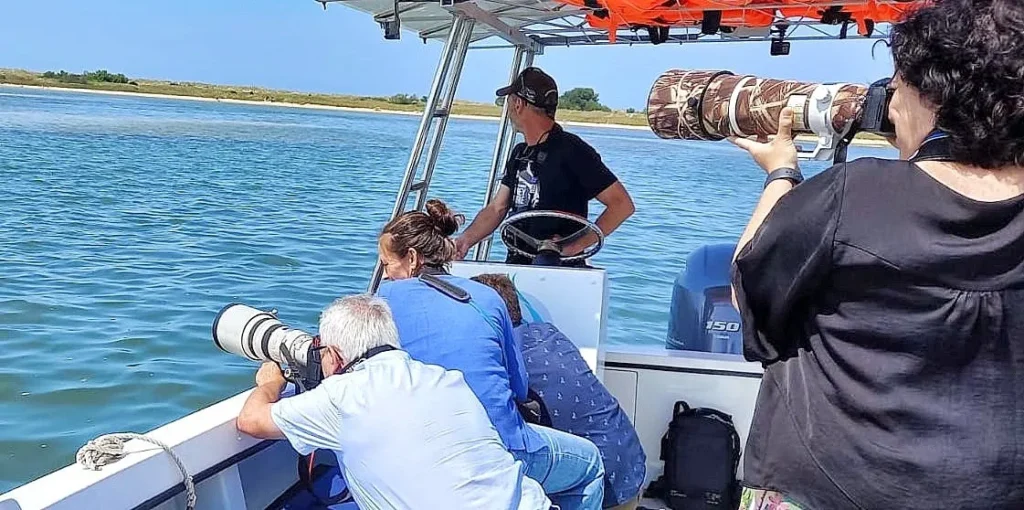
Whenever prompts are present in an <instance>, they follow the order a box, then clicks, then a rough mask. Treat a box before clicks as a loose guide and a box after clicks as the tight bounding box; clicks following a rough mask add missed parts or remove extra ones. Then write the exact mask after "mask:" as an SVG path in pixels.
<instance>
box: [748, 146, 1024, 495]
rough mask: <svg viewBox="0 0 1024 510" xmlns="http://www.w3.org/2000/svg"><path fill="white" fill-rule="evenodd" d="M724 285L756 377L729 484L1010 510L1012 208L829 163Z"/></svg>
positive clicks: (1019, 264)
mask: <svg viewBox="0 0 1024 510" xmlns="http://www.w3.org/2000/svg"><path fill="white" fill-rule="evenodd" d="M733 283H734V285H735V286H736V288H737V298H738V299H737V300H738V301H739V304H740V308H741V310H740V312H741V315H742V317H743V324H744V354H745V356H746V357H747V359H749V360H752V361H753V360H756V361H761V362H763V363H764V364H765V365H766V368H765V370H766V371H765V375H764V379H763V380H762V383H761V391H760V394H759V395H758V399H757V407H756V409H755V411H754V419H753V423H752V425H751V428H750V434H749V437H748V440H747V446H746V451H745V461H744V483H745V484H746V485H748V486H751V487H757V488H766V489H774V490H778V491H780V492H783V493H785V494H788V495H789V496H791V497H792V498H793V499H794V500H795V501H796V502H797V503H798V504H802V505H806V506H805V508H809V509H813V510H820V509H847V508H863V509H876V508H957V509H964V508H978V509H980V508H985V509H992V508H1000V509H1003V508H1006V509H1008V508H1021V507H1024V197H1017V198H1014V199H1010V200H1006V201H1002V202H993V203H985V202H978V201H975V200H971V199H969V198H967V197H965V196H963V195H960V194H958V193H956V192H954V191H953V190H951V189H949V188H947V187H946V186H944V185H942V184H941V183H939V182H938V181H936V180H934V179H933V178H932V177H931V176H929V175H928V174H927V173H925V172H924V171H923V170H921V169H920V168H919V167H917V166H916V165H913V164H912V163H908V162H905V161H887V160H877V159H862V160H859V161H856V162H853V163H850V164H849V165H838V166H836V167H833V168H831V169H829V170H826V171H825V172H823V173H822V174H819V175H817V176H814V177H813V178H811V179H808V180H807V181H805V182H804V183H803V184H800V185H799V186H797V187H796V188H795V189H793V190H792V191H791V192H789V193H788V194H787V195H786V196H784V197H783V198H782V199H781V200H780V201H779V203H778V204H777V205H776V206H775V208H774V209H773V211H772V212H771V214H770V215H769V216H768V218H767V220H766V221H765V222H764V224H763V225H762V227H761V228H760V230H759V231H758V232H757V233H756V235H755V236H754V238H753V240H752V241H751V243H750V244H749V245H748V246H746V247H745V248H744V249H743V251H742V252H741V254H740V256H739V257H738V260H737V263H736V265H735V266H734V270H733Z"/></svg>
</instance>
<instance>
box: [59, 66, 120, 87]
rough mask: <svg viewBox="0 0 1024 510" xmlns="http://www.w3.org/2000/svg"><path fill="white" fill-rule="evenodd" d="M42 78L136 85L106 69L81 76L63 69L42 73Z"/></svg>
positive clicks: (87, 72) (69, 81) (65, 81)
mask: <svg viewBox="0 0 1024 510" xmlns="http://www.w3.org/2000/svg"><path fill="white" fill-rule="evenodd" d="M43 78H47V79H50V80H57V81H59V82H61V83H81V84H86V83H89V82H91V81H94V82H105V83H125V84H131V85H137V83H135V82H133V81H131V80H129V79H128V77H127V76H125V75H123V74H121V73H117V74H114V73H111V72H108V71H107V70H106V69H100V70H99V71H85V72H84V73H82V74H75V73H69V72H67V71H65V70H63V69H61V70H60V71H57V72H53V71H46V72H45V73H43Z"/></svg>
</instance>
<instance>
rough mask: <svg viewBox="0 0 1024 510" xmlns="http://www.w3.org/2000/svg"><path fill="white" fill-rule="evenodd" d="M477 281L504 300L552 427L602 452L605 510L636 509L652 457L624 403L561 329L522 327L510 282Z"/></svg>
mask: <svg viewBox="0 0 1024 510" xmlns="http://www.w3.org/2000/svg"><path fill="white" fill-rule="evenodd" d="M472 279H473V280H475V281H478V282H480V283H483V284H484V285H487V286H489V287H491V288H493V289H494V290H496V291H498V294H500V295H501V297H502V298H503V299H504V300H505V304H506V306H508V311H509V315H510V316H511V319H512V325H513V327H515V335H516V339H517V341H519V342H520V343H521V344H522V353H523V359H524V360H525V362H526V373H527V375H528V376H529V382H528V385H529V388H530V390H532V391H533V392H534V393H536V394H537V396H539V397H540V399H541V401H542V402H543V404H544V406H545V407H546V408H547V411H548V414H549V415H550V417H551V425H552V427H553V428H555V429H558V430H562V431H565V432H568V433H570V434H574V435H577V436H580V437H583V438H586V439H589V440H590V441H591V442H593V443H594V444H595V445H597V448H598V450H600V451H601V457H602V458H603V460H604V470H605V478H604V485H605V489H604V504H603V507H604V508H612V507H619V508H622V509H628V508H635V507H636V504H637V502H638V500H639V497H640V486H641V485H642V484H643V481H644V476H645V474H646V463H647V457H646V456H645V455H644V451H643V448H642V447H641V446H640V438H639V437H637V434H636V429H635V428H633V424H632V423H631V422H630V421H629V417H628V416H626V413H625V412H623V411H622V408H621V407H620V406H619V402H618V401H617V400H616V399H615V397H614V396H612V394H611V393H609V392H608V390H607V388H605V387H604V385H603V384H601V381H598V380H597V377H596V376H595V375H594V373H593V371H592V370H590V366H588V365H587V362H586V361H584V360H583V356H581V355H580V351H579V349H577V348H576V345H574V344H573V343H572V342H571V341H570V340H569V339H568V338H566V336H565V335H563V334H562V333H561V332H560V331H559V330H558V328H556V327H555V326H554V325H553V324H550V323H546V322H533V323H523V314H522V311H521V310H520V308H519V297H518V293H517V292H516V288H515V285H514V284H513V283H512V281H511V280H510V279H509V278H508V277H507V276H505V275H498V274H485V275H480V276H476V277H474V278H472ZM620 505H621V507H620Z"/></svg>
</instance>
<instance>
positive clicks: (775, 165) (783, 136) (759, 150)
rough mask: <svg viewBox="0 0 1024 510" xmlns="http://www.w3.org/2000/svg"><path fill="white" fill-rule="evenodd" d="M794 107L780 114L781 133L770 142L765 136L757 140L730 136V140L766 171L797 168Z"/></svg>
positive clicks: (783, 110) (784, 109)
mask: <svg viewBox="0 0 1024 510" xmlns="http://www.w3.org/2000/svg"><path fill="white" fill-rule="evenodd" d="M793 114H794V112H793V109H792V108H783V109H782V113H781V114H779V133H778V135H776V137H775V138H774V139H773V140H772V141H771V142H768V141H767V140H766V139H765V137H761V138H760V141H758V142H755V141H753V140H748V139H746V138H737V137H730V138H729V141H730V142H732V143H734V144H736V146H738V147H739V148H741V149H743V150H745V151H747V152H749V153H750V155H751V156H752V157H753V158H754V161H755V162H756V163H757V164H758V166H760V167H761V168H762V169H763V170H764V171H765V172H771V171H772V170H776V169H779V168H797V167H798V165H797V154H796V152H797V151H796V145H795V144H793Z"/></svg>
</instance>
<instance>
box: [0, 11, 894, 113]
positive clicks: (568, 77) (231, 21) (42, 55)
mask: <svg viewBox="0 0 1024 510" xmlns="http://www.w3.org/2000/svg"><path fill="white" fill-rule="evenodd" d="M3 13H4V17H3V20H4V29H5V30H4V33H3V34H2V36H0V67H15V68H25V69H31V70H37V71H45V70H59V69H65V70H68V71H82V70H87V69H88V70H92V69H99V68H105V69H107V70H109V71H111V72H121V73H125V74H127V75H129V76H132V77H143V78H165V79H171V80H192V81H203V82H211V83H223V84H237V85H259V86H264V87H272V88H282V89H291V90H301V91H311V92H335V93H349V94H361V95H390V94H394V93H399V92H404V93H415V94H425V93H426V92H427V89H428V88H429V86H430V79H431V77H432V75H433V69H434V66H435V65H436V63H437V56H438V54H439V52H440V48H441V44H440V43H439V42H431V43H428V44H423V43H422V42H421V41H420V40H419V39H416V38H415V37H414V34H412V33H410V32H404V33H403V37H402V39H401V40H400V41H385V40H384V39H383V37H382V36H381V32H380V29H379V27H378V25H377V24H376V23H375V22H374V21H373V20H372V19H371V18H370V16H368V15H365V14H363V13H360V12H357V11H355V10H352V9H348V8H346V7H344V6H343V5H340V4H333V5H330V6H329V8H328V9H327V10H326V11H324V10H323V9H322V8H321V7H320V4H318V3H316V2H315V1H313V0H244V1H243V0H176V1H174V2H138V1H130V0H91V1H89V2H81V1H75V0H46V1H30V2H20V1H8V2H6V4H5V5H4V7H3ZM510 58H511V51H510V50H478V51H475V52H471V53H470V56H469V58H468V60H467V62H466V68H465V71H464V73H463V75H464V76H463V82H462V84H461V85H460V88H459V91H458V96H459V97H460V98H462V99H470V100H477V101H492V100H493V99H494V89H496V88H498V87H499V86H501V85H502V84H503V82H504V81H505V80H506V79H507V75H508V65H509V60H510ZM536 64H537V65H539V66H541V67H543V68H544V69H545V70H547V71H548V72H549V73H551V74H552V75H553V76H554V77H555V79H556V80H557V81H558V83H559V88H560V89H561V90H568V89H570V88H572V87H581V86H582V87H593V88H594V89H595V90H597V92H598V93H599V94H600V97H601V100H602V102H604V103H605V104H608V105H609V106H612V107H616V108H626V107H630V106H632V107H637V108H642V106H643V103H644V101H645V100H646V96H647V92H648V90H649V88H650V85H651V83H652V82H653V81H654V79H655V78H657V76H658V75H659V74H660V73H662V72H664V71H665V70H667V69H671V68H702V69H721V68H724V69H729V70H732V71H735V72H738V73H752V74H759V75H762V76H766V77H778V78H793V79H802V80H808V81H854V82H871V81H874V80H875V79H878V78H882V77H885V76H888V75H890V74H891V68H892V63H891V61H890V60H889V55H888V53H887V52H886V51H885V48H884V47H879V48H878V49H877V50H876V51H875V56H874V57H872V55H871V44H870V43H869V42H865V41H809V42H794V43H793V49H792V54H791V55H790V56H789V57H774V58H773V57H769V56H768V44H767V43H729V44H694V45H660V46H656V47H655V46H634V47H628V46H618V47H600V48H580V47H577V48H572V49H567V48H549V49H547V53H546V54H545V55H543V56H541V57H538V59H537V61H536Z"/></svg>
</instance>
